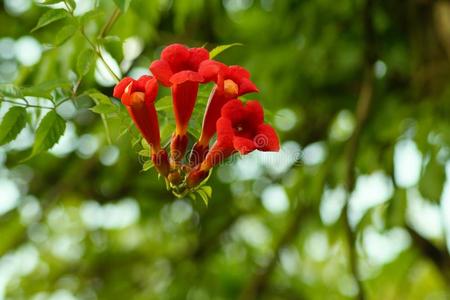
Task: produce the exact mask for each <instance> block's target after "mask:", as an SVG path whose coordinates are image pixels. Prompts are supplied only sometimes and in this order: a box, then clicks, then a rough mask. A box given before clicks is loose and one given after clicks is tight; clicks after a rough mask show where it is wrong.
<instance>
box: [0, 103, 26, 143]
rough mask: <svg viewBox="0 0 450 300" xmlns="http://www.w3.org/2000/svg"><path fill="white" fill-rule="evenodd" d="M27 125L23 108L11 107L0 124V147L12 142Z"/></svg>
mask: <svg viewBox="0 0 450 300" xmlns="http://www.w3.org/2000/svg"><path fill="white" fill-rule="evenodd" d="M26 124H27V111H26V109H25V108H23V107H18V106H14V107H11V108H10V109H9V110H8V112H7V113H6V114H5V116H4V117H3V120H2V123H1V124H0V145H4V144H7V143H9V142H11V141H12V140H14V139H15V138H16V137H17V135H19V133H20V132H21V131H22V129H23V128H24V127H25V125H26Z"/></svg>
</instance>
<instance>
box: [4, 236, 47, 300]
mask: <svg viewBox="0 0 450 300" xmlns="http://www.w3.org/2000/svg"><path fill="white" fill-rule="evenodd" d="M38 262H39V252H38V250H37V249H36V248H35V247H34V246H33V245H31V244H25V245H23V246H21V247H20V248H18V249H17V250H16V251H14V252H9V253H7V254H6V255H4V256H2V257H1V258H0V300H3V299H5V291H6V287H7V286H8V283H9V282H11V281H12V280H15V279H18V278H20V277H22V276H26V275H28V274H30V273H31V272H32V271H33V270H34V269H35V268H36V266H37V264H38Z"/></svg>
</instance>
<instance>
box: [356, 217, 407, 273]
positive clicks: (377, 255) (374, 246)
mask: <svg viewBox="0 0 450 300" xmlns="http://www.w3.org/2000/svg"><path fill="white" fill-rule="evenodd" d="M410 244H411V238H410V236H409V234H408V232H406V231H405V230H404V229H402V228H393V229H391V230H389V231H386V232H384V233H381V232H378V231H377V230H376V229H375V228H374V227H372V226H371V227H368V228H366V229H365V230H364V238H363V247H364V250H365V252H366V254H367V256H368V258H369V260H370V261H371V262H372V263H374V264H376V265H383V264H387V263H389V262H391V261H393V260H394V259H396V258H397V256H398V255H399V254H400V253H401V252H402V251H404V250H405V249H407V248H408V247H409V245H410Z"/></svg>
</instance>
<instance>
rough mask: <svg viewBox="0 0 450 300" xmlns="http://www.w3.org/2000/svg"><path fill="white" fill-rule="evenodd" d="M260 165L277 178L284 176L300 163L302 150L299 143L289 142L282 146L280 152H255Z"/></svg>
mask: <svg viewBox="0 0 450 300" xmlns="http://www.w3.org/2000/svg"><path fill="white" fill-rule="evenodd" d="M254 153H255V154H254V155H255V156H256V158H257V160H258V163H259V164H260V165H261V166H263V167H264V168H266V169H267V171H268V172H269V173H270V174H272V175H274V176H276V175H284V174H285V173H286V172H287V171H288V170H289V169H290V168H291V167H292V166H293V165H295V164H296V163H300V160H301V155H302V152H301V148H300V145H299V144H298V143H297V142H294V141H287V142H284V143H283V144H282V145H281V149H280V151H279V152H260V151H255V152H254Z"/></svg>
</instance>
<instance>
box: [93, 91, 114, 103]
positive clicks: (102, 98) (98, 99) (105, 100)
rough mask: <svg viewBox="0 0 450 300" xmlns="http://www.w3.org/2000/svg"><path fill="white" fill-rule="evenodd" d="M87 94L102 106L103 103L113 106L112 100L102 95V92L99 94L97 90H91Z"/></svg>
mask: <svg viewBox="0 0 450 300" xmlns="http://www.w3.org/2000/svg"><path fill="white" fill-rule="evenodd" d="M87 94H88V95H89V97H91V98H92V100H94V102H95V103H97V104H102V103H103V104H112V102H111V99H110V98H109V97H108V96H106V95H105V94H102V93H101V92H99V91H97V90H90V91H88V92H87Z"/></svg>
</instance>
